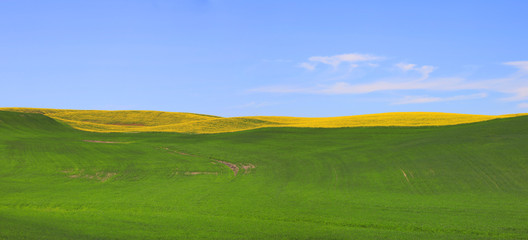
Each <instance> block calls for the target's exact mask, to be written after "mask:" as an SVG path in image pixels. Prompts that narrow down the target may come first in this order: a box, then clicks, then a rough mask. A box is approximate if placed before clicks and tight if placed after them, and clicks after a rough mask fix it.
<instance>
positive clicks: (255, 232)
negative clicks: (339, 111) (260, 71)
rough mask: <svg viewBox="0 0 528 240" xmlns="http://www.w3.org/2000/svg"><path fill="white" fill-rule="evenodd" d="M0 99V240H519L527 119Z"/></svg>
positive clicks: (526, 209)
mask: <svg viewBox="0 0 528 240" xmlns="http://www.w3.org/2000/svg"><path fill="white" fill-rule="evenodd" d="M4 110H10V111H0V163H1V166H2V167H1V168H0V239H204V238H210V239H526V238H528V225H527V224H526V223H527V222H528V175H527V174H526V173H527V172H528V144H527V143H528V116H523V115H519V116H514V115H507V116H485V115H456V114H453V115H451V114H436V115H435V114H427V113H414V114H412V113H408V114H403V113H400V114H385V115H376V116H366V118H365V116H363V118H361V119H360V118H357V117H356V118H354V116H352V117H342V118H341V119H330V120H329V119H298V118H287V117H246V118H244V121H242V122H243V123H244V124H245V125H243V124H242V123H240V121H239V119H238V118H229V119H225V118H220V117H216V116H209V115H200V114H191V113H189V114H183V113H161V112H136V113H133V112H129V113H128V115H124V114H122V113H117V115H116V113H115V112H109V113H106V115H105V114H102V113H101V112H71V111H70V112H66V111H59V110H38V109H30V110H28V109H4ZM13 110H16V111H17V112H12V111H13ZM39 111H40V112H39ZM149 114H150V115H149ZM153 116H161V117H158V118H155V117H153ZM398 116H399V117H398ZM410 116H413V117H410ZM431 116H433V117H431ZM112 119H113V120H112ZM115 119H118V120H115ZM152 119H155V121H154V120H152ZM354 119H357V120H356V122H354ZM365 119H367V120H368V121H367V120H365ZM373 119H374V120H373ZM203 122H207V124H206V127H204V126H200V125H198V127H196V126H197V123H203ZM233 122H235V123H233ZM314 122H315V123H314ZM366 122H371V123H372V122H374V123H376V124H366ZM387 122H388V123H387ZM395 122H396V123H398V124H396V123H395ZM230 123H233V124H230ZM382 123H383V124H382ZM222 124H224V125H222ZM347 124H348V125H347ZM272 125H273V126H272ZM424 125H426V126H424ZM427 125H428V126H427ZM442 125H445V126H442ZM175 126H178V128H177V127H175ZM211 126H213V127H216V128H211ZM218 126H225V127H221V130H218V129H217V128H218ZM233 126H242V127H233ZM323 127H324V128H323ZM81 129H82V130H90V131H82V130H81ZM182 129H183V130H182ZM242 130H244V131H242ZM189 133H214V134H189Z"/></svg>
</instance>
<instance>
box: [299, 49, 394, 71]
mask: <svg viewBox="0 0 528 240" xmlns="http://www.w3.org/2000/svg"><path fill="white" fill-rule="evenodd" d="M382 59H384V58H383V57H379V56H374V55H369V54H359V53H347V54H339V55H334V56H313V57H309V58H308V61H309V62H303V63H301V64H299V66H300V67H303V68H305V69H308V70H313V69H315V67H316V66H317V64H326V65H330V66H332V67H334V68H337V67H338V66H339V65H341V64H342V63H350V66H351V67H355V66H356V67H357V65H356V64H354V63H358V62H369V61H378V60H382Z"/></svg>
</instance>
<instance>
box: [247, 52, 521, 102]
mask: <svg viewBox="0 0 528 240" xmlns="http://www.w3.org/2000/svg"><path fill="white" fill-rule="evenodd" d="M338 56H342V55H337V56H332V57H321V59H319V58H317V59H316V60H321V61H325V62H327V63H328V64H330V65H332V64H336V63H337V64H340V63H342V59H347V61H353V60H354V61H359V60H364V59H372V58H368V57H364V56H363V57H358V56H355V55H354V57H352V56H350V57H338ZM334 58H335V59H337V60H335V59H334ZM331 59H334V60H331ZM306 64H307V65H306V66H305V67H308V69H310V67H313V68H315V65H316V64H317V63H316V62H308V63H306ZM353 64H355V65H353ZM504 64H505V65H509V66H514V67H516V68H517V69H518V70H517V71H515V72H513V73H512V74H510V75H508V76H505V77H503V78H495V79H482V80H469V79H467V78H462V77H456V76H455V77H447V78H434V77H431V76H430V75H431V73H432V72H433V71H434V70H435V69H436V68H435V67H433V66H429V65H423V66H419V65H416V64H409V63H398V64H396V65H395V66H396V67H398V68H399V69H401V70H402V71H403V72H400V73H399V74H398V75H395V76H394V77H392V78H385V79H372V80H371V81H370V82H363V83H350V82H349V81H344V80H346V79H339V80H336V79H334V80H333V81H335V82H333V83H328V80H327V79H325V80H326V81H327V83H325V84H316V85H312V86H302V85H300V86H291V85H290V86H286V85H278V86H277V85H276V86H268V87H261V88H257V89H253V90H251V91H253V92H268V93H305V94H327V95H339V94H369V93H373V92H384V91H392V92H395V91H408V90H414V91H435V92H444V93H449V92H452V91H461V90H468V91H486V92H495V93H500V94H505V95H506V97H503V98H502V99H498V100H502V101H511V102H520V101H526V100H528V61H517V62H506V63H504ZM349 65H351V67H354V66H356V65H358V64H356V63H355V62H349ZM313 68H312V69H313ZM382 69H383V68H380V71H382ZM408 71H414V72H415V73H418V74H420V75H421V76H415V77H410V76H412V74H411V75H410V76H409V75H408V74H406V73H405V72H408ZM367 77H368V76H367ZM469 96H470V97H471V98H479V97H482V96H483V95H469ZM466 97H468V96H466V95H464V96H455V97H447V98H446V97H444V98H439V97H429V96H422V97H408V98H407V99H402V100H400V101H399V102H398V104H407V103H420V102H438V101H455V100H465V99H470V98H466ZM521 105H522V106H524V103H523V104H521Z"/></svg>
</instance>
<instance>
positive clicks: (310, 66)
mask: <svg viewBox="0 0 528 240" xmlns="http://www.w3.org/2000/svg"><path fill="white" fill-rule="evenodd" d="M299 67H302V68H304V69H306V70H309V71H313V70H314V69H315V64H312V63H306V62H303V63H301V64H299Z"/></svg>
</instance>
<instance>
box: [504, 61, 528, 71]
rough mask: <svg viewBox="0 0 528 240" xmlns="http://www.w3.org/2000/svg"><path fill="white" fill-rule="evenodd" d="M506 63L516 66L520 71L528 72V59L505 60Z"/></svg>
mask: <svg viewBox="0 0 528 240" xmlns="http://www.w3.org/2000/svg"><path fill="white" fill-rule="evenodd" d="M504 64H505V65H510V66H514V67H516V68H518V69H519V70H520V71H522V72H527V73H528V61H516V62H505V63H504Z"/></svg>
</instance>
